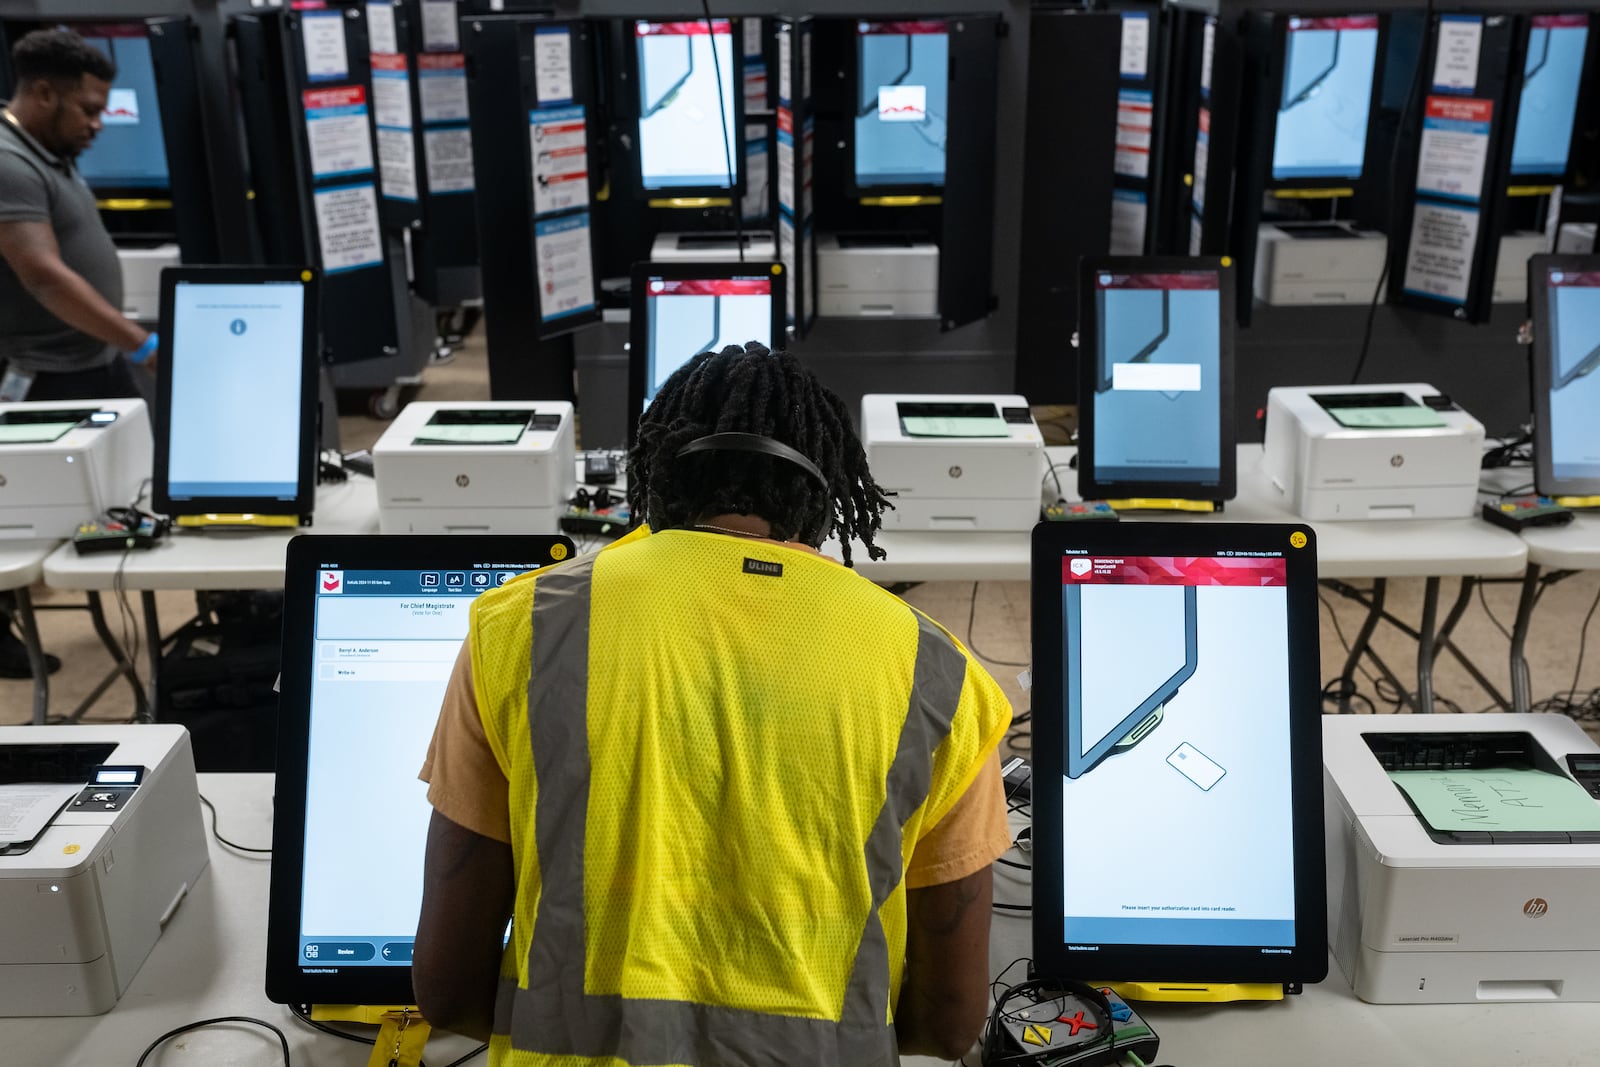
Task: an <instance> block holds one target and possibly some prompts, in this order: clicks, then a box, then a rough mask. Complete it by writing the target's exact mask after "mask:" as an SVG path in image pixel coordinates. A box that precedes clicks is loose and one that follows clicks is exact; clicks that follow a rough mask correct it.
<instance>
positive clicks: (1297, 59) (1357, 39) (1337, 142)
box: [1272, 15, 1378, 181]
mask: <svg viewBox="0 0 1600 1067" xmlns="http://www.w3.org/2000/svg"><path fill="white" fill-rule="evenodd" d="M1377 62H1378V16H1376V15H1346V16H1343V17H1338V18H1291V19H1289V26H1288V31H1287V33H1286V34H1285V38H1284V58H1283V88H1282V92H1281V94H1280V96H1279V100H1278V123H1277V131H1276V133H1275V134H1274V136H1273V140H1272V178H1273V180H1274V181H1285V180H1292V179H1295V178H1342V179H1348V180H1353V179H1356V178H1359V177H1361V168H1362V165H1363V163H1364V161H1365V159H1366V153H1367V118H1368V115H1369V113H1370V111H1371V108H1372V79H1373V74H1374V72H1375V71H1376V69H1377Z"/></svg>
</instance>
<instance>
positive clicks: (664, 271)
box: [627, 259, 789, 448]
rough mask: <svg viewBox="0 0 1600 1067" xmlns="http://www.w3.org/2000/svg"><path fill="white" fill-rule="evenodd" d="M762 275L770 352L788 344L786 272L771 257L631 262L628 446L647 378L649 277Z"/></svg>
mask: <svg viewBox="0 0 1600 1067" xmlns="http://www.w3.org/2000/svg"><path fill="white" fill-rule="evenodd" d="M758 274H765V275H767V276H768V277H770V278H771V279H772V344H771V345H770V346H768V347H770V348H771V349H772V350H773V351H775V352H776V351H780V350H782V349H784V348H787V347H788V342H789V334H788V304H787V299H788V298H787V290H786V289H785V288H784V287H785V285H787V283H788V272H787V271H786V270H784V269H783V264H782V263H778V262H775V261H773V260H765V259H752V260H746V261H745V262H743V263H740V262H738V261H737V260H722V261H718V262H715V263H681V262H671V263H663V262H652V261H645V262H639V263H635V264H634V265H633V278H632V280H631V282H630V286H629V290H628V415H627V424H628V447H630V448H631V447H633V444H634V442H635V441H637V440H638V439H639V416H640V415H641V414H643V413H644V404H645V393H646V392H647V391H648V383H649V380H650V299H649V297H650V293H649V283H650V279H651V278H662V279H665V280H667V281H698V280H700V279H702V278H706V279H722V278H747V277H750V276H751V275H758Z"/></svg>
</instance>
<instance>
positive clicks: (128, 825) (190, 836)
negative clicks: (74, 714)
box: [0, 724, 210, 1015]
mask: <svg viewBox="0 0 1600 1067" xmlns="http://www.w3.org/2000/svg"><path fill="white" fill-rule="evenodd" d="M209 858H210V857H209V855H208V854H207V852H206V839H205V828H204V826H203V825H202V824H201V822H200V803H199V800H198V793H197V790H196V786H195V775H194V755H193V752H192V751H191V749H190V747H189V733H188V731H187V730H185V729H184V728H183V727H181V726H176V725H167V724H150V725H142V726H126V725H118V726H102V725H98V724H97V725H88V726H3V727H0V1015H98V1014H99V1013H101V1012H103V1011H107V1010H109V1009H110V1008H111V1006H112V1005H114V1004H115V1003H116V1002H117V998H118V997H120V996H122V994H123V993H124V992H125V991H126V990H127V988H128V984H129V983H130V982H132V981H133V976H134V975H135V974H137V973H138V972H139V968H140V966H141V965H142V964H143V963H144V961H145V957H147V956H148V955H149V954H150V950H151V949H152V948H153V947H154V946H155V943H156V940H157V939H158V938H159V937H160V936H161V930H162V928H163V927H164V926H165V925H166V923H167V920H168V919H170V918H171V917H172V915H173V913H174V912H175V911H176V910H177V908H178V905H179V904H180V903H181V902H182V901H183V899H184V897H185V896H186V895H187V894H188V892H189V889H190V888H191V887H192V886H193V885H194V884H195V881H196V880H197V879H198V878H199V877H200V874H201V872H202V871H204V870H205V868H206V863H207V862H208V861H209Z"/></svg>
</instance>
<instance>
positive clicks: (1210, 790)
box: [1036, 551, 1296, 948]
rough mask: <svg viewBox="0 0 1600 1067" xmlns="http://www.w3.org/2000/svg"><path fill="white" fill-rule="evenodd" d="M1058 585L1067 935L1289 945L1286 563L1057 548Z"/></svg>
mask: <svg viewBox="0 0 1600 1067" xmlns="http://www.w3.org/2000/svg"><path fill="white" fill-rule="evenodd" d="M1059 581H1060V583H1061V585H1062V597H1061V601H1060V603H1061V613H1062V619H1061V624H1062V625H1061V635H1062V648H1061V662H1062V679H1063V689H1062V694H1063V696H1064V698H1065V704H1066V706H1065V708H1063V709H1062V710H1063V711H1064V713H1065V714H1064V715H1063V720H1064V722H1065V730H1064V733H1063V735H1062V737H1063V740H1064V743H1065V746H1066V752H1065V756H1066V759H1065V761H1064V767H1065V769H1066V775H1065V780H1064V782H1063V786H1062V788H1063V795H1062V797H1061V803H1062V808H1063V812H1064V814H1065V819H1066V821H1065V824H1064V825H1065V826H1066V828H1067V829H1066V833H1067V835H1068V836H1069V837H1070V838H1071V840H1069V841H1068V842H1067V847H1066V850H1065V852H1064V856H1065V864H1064V880H1063V899H1062V901H1061V902H1060V904H1061V907H1062V908H1063V914H1064V916H1065V926H1064V929H1063V934H1064V938H1065V941H1066V942H1067V943H1068V944H1069V945H1076V946H1096V945H1199V946H1234V947H1254V946H1260V947H1263V948H1268V947H1292V946H1294V945H1295V943H1296V939H1295V877H1294V858H1293V857H1294V848H1293V846H1294V828H1293V824H1292V815H1291V812H1292V808H1293V805H1292V803H1291V773H1290V767H1291V760H1290V714H1289V709H1290V688H1289V686H1290V683H1289V677H1290V674H1289V638H1288V625H1289V619H1288V589H1287V586H1288V569H1287V562H1286V560H1285V559H1284V557H1283V556H1282V555H1281V554H1274V553H1265V552H1255V553H1231V554H1229V555H1223V556H1201V557H1193V556H1103V555H1090V554H1084V553H1080V552H1075V551H1068V552H1066V553H1065V554H1064V555H1062V557H1061V560H1060V570H1059ZM1085 812H1100V813H1105V814H1106V815H1107V816H1108V817H1109V818H1110V820H1111V821H1110V822H1109V823H1106V822H1103V820H1101V819H1099V818H1098V817H1094V816H1090V817H1087V818H1086V817H1085V815H1084V813H1085ZM1036 906H1041V907H1045V906H1048V905H1047V904H1046V903H1045V902H1044V901H1039V902H1036Z"/></svg>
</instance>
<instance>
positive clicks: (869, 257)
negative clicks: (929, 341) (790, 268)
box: [817, 233, 939, 319]
mask: <svg viewBox="0 0 1600 1067" xmlns="http://www.w3.org/2000/svg"><path fill="white" fill-rule="evenodd" d="M817 314H819V315H834V316H841V317H847V318H866V319H873V318H884V319H931V318H937V317H938V314H939V246H938V245H936V244H934V243H933V242H932V241H930V240H928V239H927V238H925V237H918V236H916V235H913V234H905V233H825V234H822V235H821V236H819V237H818V238H817Z"/></svg>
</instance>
